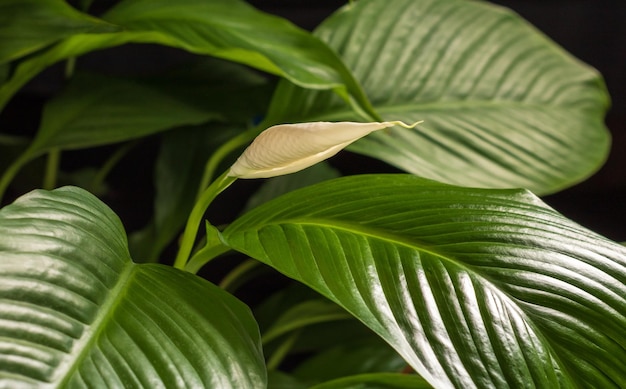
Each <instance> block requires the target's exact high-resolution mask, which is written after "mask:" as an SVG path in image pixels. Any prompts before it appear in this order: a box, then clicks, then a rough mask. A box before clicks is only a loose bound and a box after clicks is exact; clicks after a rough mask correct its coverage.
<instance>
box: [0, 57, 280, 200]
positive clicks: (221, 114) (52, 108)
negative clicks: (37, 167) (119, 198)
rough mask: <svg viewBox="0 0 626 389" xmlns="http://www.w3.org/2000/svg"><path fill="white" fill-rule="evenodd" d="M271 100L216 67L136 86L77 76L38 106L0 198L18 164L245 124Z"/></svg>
mask: <svg viewBox="0 0 626 389" xmlns="http://www.w3.org/2000/svg"><path fill="white" fill-rule="evenodd" d="M270 93H271V91H270V90H269V88H267V83H266V81H265V79H264V78H263V77H261V76H259V75H258V74H254V73H252V72H251V71H250V70H248V69H246V68H244V67H242V66H239V65H235V64H232V63H229V62H224V61H218V60H210V61H203V62H201V63H198V64H195V65H194V66H190V67H189V69H187V70H185V71H183V70H182V69H181V70H176V71H173V72H170V73H167V74H164V75H161V76H159V77H152V78H146V79H138V80H131V79H126V78H118V77H110V76H103V75H97V74H77V75H76V76H75V77H73V78H72V80H71V82H70V83H69V85H68V86H67V88H66V90H65V91H64V92H63V93H61V94H60V95H59V96H57V97H55V98H53V99H52V100H51V101H49V102H48V103H47V104H46V105H45V107H44V111H43V116H42V119H41V125H40V128H39V130H38V131H37V135H36V136H35V138H34V139H33V142H32V143H31V145H30V147H29V148H28V149H27V150H26V151H25V152H24V154H23V155H22V156H21V157H20V159H19V160H17V161H16V162H15V163H14V165H13V166H11V168H10V169H9V170H7V171H6V172H5V175H4V176H3V177H2V179H1V180H0V197H1V193H2V192H3V190H4V188H5V186H6V185H8V183H9V181H10V180H11V178H12V176H13V175H15V174H16V173H17V171H18V170H19V168H20V167H21V166H22V165H23V164H24V163H26V162H28V161H29V160H31V159H33V158H35V157H37V156H39V155H41V154H43V153H45V152H48V151H50V150H54V149H77V148H87V147H93V146H100V145H105V144H110V143H115V142H121V141H126V140H130V139H136V138H139V137H144V136H148V135H151V134H154V133H157V132H161V131H164V130H168V129H170V128H173V127H179V126H184V125H193V124H200V123H204V122H207V121H209V120H220V121H221V120H230V121H234V122H238V123H245V122H246V121H251V120H252V119H253V117H254V116H255V115H258V114H259V113H260V112H263V110H264V108H265V102H266V101H267V96H269V94H270Z"/></svg>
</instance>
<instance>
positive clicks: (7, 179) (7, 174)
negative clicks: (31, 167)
mask: <svg viewBox="0 0 626 389" xmlns="http://www.w3.org/2000/svg"><path fill="white" fill-rule="evenodd" d="M30 160H31V155H30V153H28V150H27V151H26V152H24V153H22V155H20V156H19V157H18V158H17V159H16V160H15V161H13V163H12V164H11V165H9V167H8V168H7V169H6V170H5V171H4V174H2V177H1V178H0V202H2V197H3V196H4V192H6V190H7V188H8V187H9V184H10V183H11V181H13V178H15V176H16V175H17V172H19V171H20V169H21V168H22V167H23V166H24V165H26V163H28V161H30Z"/></svg>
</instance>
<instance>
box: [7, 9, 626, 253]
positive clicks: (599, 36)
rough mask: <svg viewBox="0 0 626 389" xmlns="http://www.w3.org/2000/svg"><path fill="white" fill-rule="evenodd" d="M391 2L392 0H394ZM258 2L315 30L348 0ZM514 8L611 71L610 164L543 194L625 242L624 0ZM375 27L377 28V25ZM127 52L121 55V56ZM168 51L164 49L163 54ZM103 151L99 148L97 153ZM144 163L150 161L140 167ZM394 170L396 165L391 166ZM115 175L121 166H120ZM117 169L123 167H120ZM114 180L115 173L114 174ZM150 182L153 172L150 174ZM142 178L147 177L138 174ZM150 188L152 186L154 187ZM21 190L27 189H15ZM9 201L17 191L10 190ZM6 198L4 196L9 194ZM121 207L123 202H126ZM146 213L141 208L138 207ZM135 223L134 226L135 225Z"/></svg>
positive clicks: (28, 95)
mask: <svg viewBox="0 0 626 389" xmlns="http://www.w3.org/2000/svg"><path fill="white" fill-rule="evenodd" d="M389 1H390V2H391V1H393V0H389ZM249 2H250V3H251V4H253V5H254V6H255V7H257V8H259V9H261V10H263V11H266V12H269V13H273V14H276V15H279V16H283V17H285V18H287V19H289V20H291V21H292V22H294V23H295V24H297V25H299V26H301V27H303V28H305V29H308V30H312V29H313V28H314V27H315V26H316V25H317V24H319V23H320V22H321V21H322V20H323V19H324V18H325V17H327V16H328V15H329V14H330V13H332V12H333V11H334V10H335V9H337V8H339V7H340V6H342V5H343V4H345V3H346V1H338V0H317V1H304V0H273V1H272V0H251V1H249ZM492 2H493V3H496V4H500V5H502V6H505V7H508V8H511V9H513V10H514V11H516V12H517V13H518V14H520V15H522V16H523V17H524V18H526V19H527V20H528V21H530V22H531V23H532V24H534V25H535V26H536V27H537V28H539V29H540V30H541V31H543V32H544V33H545V34H546V35H547V36H549V37H550V38H552V39H553V40H554V41H556V42H557V43H558V44H560V45H561V46H563V47H564V48H565V49H566V50H568V51H569V52H570V53H572V54H573V55H574V56H576V57H578V58H579V59H581V60H583V61H584V62H586V63H588V64H590V65H592V66H594V67H595V68H597V69H598V70H599V71H600V72H601V73H602V74H603V75H604V77H605V80H606V83H607V86H608V89H609V92H610V94H611V97H612V100H613V107H612V109H611V110H610V112H609V113H608V115H607V119H606V122H607V126H608V127H609V129H610V131H611V133H612V136H613V147H612V152H611V154H610V156H609V158H608V160H607V163H606V164H605V166H604V167H603V168H602V169H601V170H600V171H599V172H598V173H597V174H596V175H594V176H593V177H592V178H590V179H589V180H587V181H586V182H584V183H581V184H579V185H577V186H575V187H573V188H570V189H567V190H565V191H562V192H560V193H558V194H555V195H551V196H548V197H545V198H544V200H545V201H546V202H548V203H549V204H550V205H552V206H553V207H554V208H556V209H557V210H559V211H560V212H562V213H563V214H565V215H566V216H568V217H570V218H571V219H573V220H575V221H577V222H579V223H580V224H583V225H584V226H586V227H589V228H591V229H592V230H594V231H597V232H599V233H601V234H603V235H605V236H608V237H609V238H611V239H614V240H617V241H626V222H625V220H626V204H625V201H624V200H626V169H625V168H626V1H625V0H617V1H602V0H497V1H492ZM113 3H115V1H109V0H96V1H95V2H94V5H93V7H92V8H93V13H94V14H98V13H101V12H103V11H104V10H106V9H107V8H108V7H109V6H111V5H112V4H113ZM373 28H375V26H373ZM120 53H123V55H119V54H120ZM164 53H166V55H164ZM187 58H188V55H187V54H185V53H182V52H180V51H177V50H171V49H166V48H162V47H155V46H125V47H121V48H116V49H111V50H107V51H103V52H98V53H93V54H89V55H87V56H85V57H84V58H81V59H79V62H78V65H79V69H85V68H87V69H93V70H98V71H105V72H108V73H122V74H124V73H129V74H136V73H143V72H150V71H151V69H154V67H155V66H165V65H167V64H170V63H177V62H182V61H184V60H185V59H187ZM62 80H63V76H62V67H61V66H60V65H57V66H55V67H53V68H52V69H50V70H47V71H46V72H44V73H43V74H42V75H41V76H39V77H37V78H36V79H35V80H33V81H32V82H31V83H29V84H28V85H27V86H26V87H25V88H24V89H23V90H22V91H21V92H20V93H19V94H18V95H17V96H16V97H15V98H14V100H13V101H12V102H11V103H10V104H9V106H8V107H7V108H6V110H5V112H3V113H2V114H1V115H0V127H1V128H2V131H3V132H5V131H7V130H6V129H8V131H7V132H11V131H12V130H16V129H18V130H19V132H20V133H24V131H26V132H28V131H30V132H34V131H35V130H36V128H37V125H38V121H39V114H40V110H41V105H42V104H43V102H44V101H45V100H46V99H47V98H48V97H50V96H52V95H53V94H54V93H56V92H57V91H58V90H59V89H60V88H61V86H62ZM95 154H97V153H95ZM74 155H75V158H78V159H79V161H76V160H75V161H71V160H69V161H68V160H67V159H65V158H64V161H63V162H64V167H65V165H67V164H71V163H72V162H74V163H77V162H78V163H80V162H83V161H82V160H80V159H81V158H85V159H89V158H91V154H85V153H83V154H80V153H79V154H74ZM150 157H153V155H148V156H146V155H143V156H142V158H141V159H137V160H136V161H134V162H135V165H136V169H138V170H141V169H145V170H149V171H151V169H152V167H151V163H152V162H151V160H150ZM334 162H335V163H337V164H339V165H340V167H341V166H343V167H345V168H346V169H347V170H348V171H349V170H350V166H351V165H357V166H361V167H362V164H363V163H368V164H371V165H372V166H373V170H374V171H380V170H381V169H382V170H385V169H388V168H387V167H386V166H384V165H382V164H381V163H380V162H377V161H371V160H367V159H366V158H365V157H361V156H357V155H353V154H350V153H347V152H346V153H340V157H339V158H337V159H336V160H334ZM142 164H145V166H142ZM389 171H393V169H389ZM114 173H115V172H114ZM117 174H118V175H119V172H117ZM112 179H114V180H115V179H116V178H115V177H113V178H112ZM143 179H144V180H146V181H147V182H150V174H144V177H143ZM135 181H136V184H139V183H141V182H140V181H141V178H140V179H135ZM148 186H149V185H148ZM17 194H21V193H16V194H15V195H17ZM128 194H129V195H130V196H131V199H132V198H133V197H134V201H135V204H134V206H133V209H134V211H142V210H143V211H144V212H145V213H146V215H149V214H150V211H151V205H150V200H149V199H150V197H149V196H148V197H145V194H144V193H133V192H132V189H129V193H128ZM8 197H9V199H10V197H11V193H9V196H8ZM9 199H6V200H9ZM105 201H107V203H109V205H110V206H112V208H114V210H115V211H117V212H120V213H121V214H122V217H123V218H124V216H125V215H124V212H125V210H124V209H123V208H122V209H116V204H115V199H110V201H108V200H105ZM119 207H123V206H122V205H121V204H120V205H119ZM140 213H141V212H140ZM145 217H147V216H142V215H139V216H137V215H130V218H129V220H127V219H126V218H124V220H125V223H126V224H127V225H126V227H127V228H128V229H129V230H132V229H133V228H134V227H137V228H138V227H141V226H142V224H143V223H144V222H145V220H142V219H144V218H145ZM129 224H130V225H129Z"/></svg>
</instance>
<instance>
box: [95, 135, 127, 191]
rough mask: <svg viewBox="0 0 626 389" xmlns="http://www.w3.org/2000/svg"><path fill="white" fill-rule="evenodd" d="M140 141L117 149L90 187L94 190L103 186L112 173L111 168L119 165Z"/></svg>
mask: <svg viewBox="0 0 626 389" xmlns="http://www.w3.org/2000/svg"><path fill="white" fill-rule="evenodd" d="M137 143H139V141H134V142H129V143H126V144H125V145H123V146H122V147H120V148H118V149H117V150H115V152H114V153H113V154H112V155H111V156H110V157H109V159H107V160H106V161H105V162H104V164H103V165H102V167H100V170H98V173H97V174H96V176H95V177H94V178H93V179H92V180H91V183H90V185H89V189H91V191H92V192H95V191H97V189H98V188H100V187H101V186H102V183H103V182H104V180H105V179H106V177H107V176H108V175H109V173H111V170H113V168H114V167H115V166H116V165H117V163H118V162H119V161H120V160H121V159H122V158H124V157H125V156H126V154H128V152H129V151H130V150H131V149H132V148H133V147H135V146H136V145H137Z"/></svg>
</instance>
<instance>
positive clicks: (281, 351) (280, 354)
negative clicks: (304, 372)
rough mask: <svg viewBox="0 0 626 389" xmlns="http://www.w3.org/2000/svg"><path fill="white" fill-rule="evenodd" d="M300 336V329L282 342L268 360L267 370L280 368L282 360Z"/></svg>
mask: <svg viewBox="0 0 626 389" xmlns="http://www.w3.org/2000/svg"><path fill="white" fill-rule="evenodd" d="M298 336H300V331H295V332H294V333H293V334H291V335H289V337H288V338H287V339H286V340H285V341H284V342H283V343H281V345H280V346H278V348H277V349H276V351H274V354H272V356H271V357H270V358H269V360H268V361H267V370H268V371H273V370H276V369H278V366H280V364H281V362H282V361H283V360H284V359H285V357H286V356H287V354H289V351H290V350H291V348H292V347H293V345H294V343H296V340H298Z"/></svg>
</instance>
